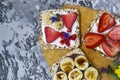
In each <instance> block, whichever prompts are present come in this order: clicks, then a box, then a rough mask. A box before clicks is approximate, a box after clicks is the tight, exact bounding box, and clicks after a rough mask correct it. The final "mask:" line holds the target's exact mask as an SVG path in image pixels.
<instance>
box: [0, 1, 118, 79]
mask: <svg viewBox="0 0 120 80" xmlns="http://www.w3.org/2000/svg"><path fill="white" fill-rule="evenodd" d="M68 3H69V4H76V5H82V6H86V7H89V8H93V9H97V10H100V9H105V10H107V11H110V12H112V13H114V14H116V15H118V16H120V1H119V0H102V1H101V0H0V80H52V78H51V76H50V73H49V66H48V65H47V63H46V61H45V59H44V57H43V54H42V53H41V50H40V47H39V43H38V36H39V32H40V31H39V28H40V27H39V25H40V23H39V12H40V11H41V10H43V9H54V8H60V7H61V6H62V5H64V4H68Z"/></svg>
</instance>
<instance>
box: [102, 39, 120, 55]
mask: <svg viewBox="0 0 120 80" xmlns="http://www.w3.org/2000/svg"><path fill="white" fill-rule="evenodd" d="M101 45H102V49H103V51H104V52H105V54H106V55H107V56H109V57H115V56H116V55H117V54H118V53H119V52H120V43H119V42H118V41H113V40H110V39H108V40H105V41H103V42H102V44H101Z"/></svg>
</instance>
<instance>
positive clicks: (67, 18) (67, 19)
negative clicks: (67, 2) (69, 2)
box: [61, 13, 77, 32]
mask: <svg viewBox="0 0 120 80" xmlns="http://www.w3.org/2000/svg"><path fill="white" fill-rule="evenodd" d="M61 18H62V21H63V23H64V25H65V26H66V28H67V29H68V32H71V29H72V26H73V24H74V22H75V20H76V18H77V13H68V14H62V15H61Z"/></svg>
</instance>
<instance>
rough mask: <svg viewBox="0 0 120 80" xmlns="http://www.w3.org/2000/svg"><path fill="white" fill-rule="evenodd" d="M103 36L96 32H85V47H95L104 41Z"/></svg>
mask: <svg viewBox="0 0 120 80" xmlns="http://www.w3.org/2000/svg"><path fill="white" fill-rule="evenodd" d="M104 38H105V36H104V35H102V34H98V33H86V34H85V36H84V42H85V45H86V47H87V48H95V47H97V46H98V45H99V44H101V43H102V42H103V41H104Z"/></svg>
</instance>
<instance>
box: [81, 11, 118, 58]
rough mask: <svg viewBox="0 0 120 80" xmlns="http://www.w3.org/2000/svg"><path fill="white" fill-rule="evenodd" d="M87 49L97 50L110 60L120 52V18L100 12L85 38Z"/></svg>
mask: <svg viewBox="0 0 120 80" xmlns="http://www.w3.org/2000/svg"><path fill="white" fill-rule="evenodd" d="M82 41H83V43H84V45H85V46H86V47H87V48H90V49H95V50H98V51H100V52H101V54H102V55H103V56H104V57H106V58H109V59H112V60H114V59H116V58H117V57H118V55H119V52H120V43H119V42H120V18H118V17H117V16H115V15H114V14H112V13H110V12H107V11H99V13H98V15H97V16H96V17H95V19H94V20H93V22H91V25H90V27H89V28H88V30H87V31H86V33H85V35H84V37H83V40H82Z"/></svg>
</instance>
